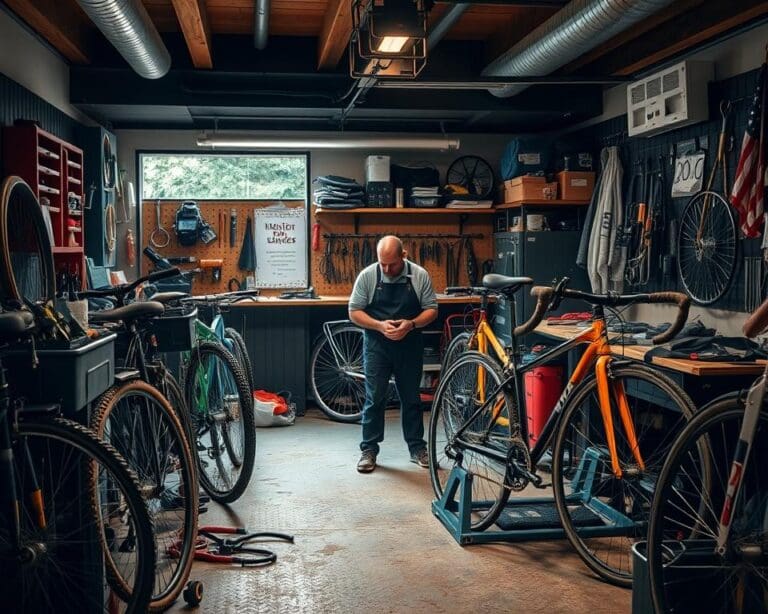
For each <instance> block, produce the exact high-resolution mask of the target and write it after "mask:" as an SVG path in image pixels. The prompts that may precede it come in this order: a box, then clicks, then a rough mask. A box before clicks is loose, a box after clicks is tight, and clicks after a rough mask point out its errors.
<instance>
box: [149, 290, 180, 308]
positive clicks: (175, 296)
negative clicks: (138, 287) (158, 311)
mask: <svg viewBox="0 0 768 614" xmlns="http://www.w3.org/2000/svg"><path fill="white" fill-rule="evenodd" d="M188 296H189V294H188V293H187V292H156V293H155V294H153V295H152V296H150V297H149V300H150V301H153V302H155V303H162V304H163V305H167V304H168V303H172V302H174V301H178V300H179V299H182V298H187V297H188Z"/></svg>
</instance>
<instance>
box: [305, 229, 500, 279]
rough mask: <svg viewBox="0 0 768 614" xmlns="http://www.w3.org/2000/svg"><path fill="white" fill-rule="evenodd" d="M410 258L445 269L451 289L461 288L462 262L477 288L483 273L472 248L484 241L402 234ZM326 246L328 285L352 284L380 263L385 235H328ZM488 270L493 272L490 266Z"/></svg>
mask: <svg viewBox="0 0 768 614" xmlns="http://www.w3.org/2000/svg"><path fill="white" fill-rule="evenodd" d="M398 236H399V237H400V239H401V240H402V241H403V245H404V247H405V250H406V252H407V257H408V258H409V259H410V260H412V261H413V262H416V263H418V264H419V265H421V266H426V265H428V264H432V265H434V266H436V267H443V266H444V267H445V275H446V280H447V285H449V286H450V285H458V283H459V274H460V271H461V265H462V259H463V263H464V266H465V269H466V275H467V280H468V281H469V283H470V284H471V285H476V284H477V281H478V279H479V276H480V273H481V271H480V270H479V267H478V264H477V258H476V257H475V250H474V248H473V246H472V240H473V239H483V238H484V235H482V234H429V233H416V234H413V233H412V234H408V233H401V234H399V235H398ZM323 238H324V239H325V246H324V248H323V254H322V256H321V258H320V263H319V270H320V274H321V275H322V276H323V279H324V280H325V282H326V283H329V284H351V283H352V282H354V281H355V278H356V277H357V274H358V273H359V272H360V271H361V270H362V269H363V268H365V267H366V266H368V265H369V264H372V263H374V262H376V242H377V241H378V239H379V238H381V234H380V233H379V234H373V233H363V234H360V233H355V234H352V233H349V234H347V233H328V234H324V235H323ZM485 268H486V269H487V268H489V267H488V265H487V263H486V264H485Z"/></svg>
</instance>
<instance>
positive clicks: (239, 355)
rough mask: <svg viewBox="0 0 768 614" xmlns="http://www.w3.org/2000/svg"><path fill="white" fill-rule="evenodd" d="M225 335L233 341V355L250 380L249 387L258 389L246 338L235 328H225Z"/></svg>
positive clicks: (246, 377)
mask: <svg viewBox="0 0 768 614" xmlns="http://www.w3.org/2000/svg"><path fill="white" fill-rule="evenodd" d="M224 336H225V337H226V338H227V339H230V340H231V341H232V350H233V351H232V355H233V356H234V357H235V360H237V362H238V363H239V364H240V366H241V367H242V369H243V373H245V379H246V380H248V388H249V389H250V390H251V392H253V391H254V390H255V389H256V388H255V387H254V385H253V368H252V367H251V358H250V356H248V346H246V345H245V340H244V339H243V337H242V336H241V335H240V333H238V332H237V331H236V330H235V329H234V328H225V329H224Z"/></svg>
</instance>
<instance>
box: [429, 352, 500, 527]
mask: <svg viewBox="0 0 768 614" xmlns="http://www.w3.org/2000/svg"><path fill="white" fill-rule="evenodd" d="M503 380H504V377H503V375H502V373H501V370H500V369H499V367H498V366H497V365H496V363H495V362H493V361H492V360H491V359H490V358H489V357H488V356H486V355H484V354H480V353H479V352H467V353H465V354H464V355H463V356H461V358H459V359H458V360H456V362H455V363H454V364H453V366H452V367H450V368H449V370H448V372H447V373H446V374H445V375H444V377H443V378H442V379H441V380H440V385H439V386H438V387H437V391H436V393H435V399H434V401H433V403H432V414H431V416H430V420H429V444H428V446H427V449H428V451H429V474H430V478H431V480H432V490H434V492H435V496H436V497H437V498H438V499H439V498H440V497H442V496H443V492H445V488H446V485H447V483H448V478H449V476H450V474H451V471H452V470H453V468H454V467H456V466H461V467H462V468H463V469H464V470H465V471H467V473H469V474H471V475H472V504H473V510H472V525H471V526H472V529H474V530H477V531H482V530H484V529H487V528H488V527H489V526H491V525H492V524H493V523H494V522H495V521H496V518H498V516H499V513H501V510H502V509H503V508H504V505H505V504H506V502H507V499H508V498H509V490H508V489H507V488H505V487H504V483H505V476H506V464H505V463H501V462H498V461H496V460H493V459H491V458H488V457H486V456H483V455H482V454H480V453H478V452H474V451H471V450H468V449H466V448H463V447H462V443H469V444H477V445H479V446H483V447H486V448H489V449H492V450H495V451H497V452H499V453H500V454H502V455H506V454H507V452H508V450H509V448H510V445H511V442H512V434H513V433H512V430H513V428H512V426H511V424H510V411H511V408H513V407H514V404H513V402H512V399H511V397H510V396H509V395H508V394H507V393H506V392H505V391H504V390H503V389H500V385H501V382H502V381H503ZM489 399H492V401H491V402H490V403H489V404H488V407H487V409H486V410H484V411H483V412H482V413H480V414H479V415H478V416H477V417H476V418H475V419H474V420H473V421H472V422H470V423H469V425H468V427H467V429H466V430H465V431H464V432H463V433H462V434H461V435H457V432H458V430H459V429H460V428H461V426H462V425H463V424H464V423H465V422H466V421H467V420H468V419H469V418H471V416H472V414H473V413H474V412H475V410H477V408H478V407H480V406H482V405H483V402H485V401H487V400H489ZM494 417H496V420H495V422H494V420H493V419H494Z"/></svg>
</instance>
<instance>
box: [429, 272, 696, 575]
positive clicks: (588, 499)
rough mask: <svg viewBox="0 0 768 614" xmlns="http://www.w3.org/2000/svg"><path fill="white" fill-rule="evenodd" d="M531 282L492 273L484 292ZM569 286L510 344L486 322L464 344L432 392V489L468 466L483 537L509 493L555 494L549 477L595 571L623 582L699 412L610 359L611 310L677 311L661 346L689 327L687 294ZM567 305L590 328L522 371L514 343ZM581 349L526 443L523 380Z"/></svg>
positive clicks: (541, 294)
mask: <svg viewBox="0 0 768 614" xmlns="http://www.w3.org/2000/svg"><path fill="white" fill-rule="evenodd" d="M532 283H533V282H532V280H531V279H528V278H520V277H505V276H502V275H486V276H485V277H484V278H483V286H484V288H483V290H482V292H485V293H488V292H495V293H498V294H501V295H504V296H506V297H507V298H508V299H510V300H512V301H513V300H514V294H515V293H516V291H517V290H518V289H520V288H521V287H523V286H526V285H530V284H532ZM566 285H567V279H565V280H563V281H561V282H560V283H559V284H558V285H557V286H556V287H553V288H550V287H534V288H533V289H532V291H531V294H532V295H533V296H535V297H537V304H536V307H535V310H534V313H533V315H532V316H531V317H530V319H529V320H528V321H527V322H525V323H523V324H521V325H520V326H517V327H516V328H514V332H513V335H512V343H511V346H510V347H509V348H505V347H503V346H502V345H501V343H500V342H499V341H498V339H496V337H495V335H494V334H493V330H492V329H491V327H490V326H489V325H488V323H487V320H486V319H485V317H484V316H481V318H480V319H479V321H478V324H477V326H476V327H475V329H474V330H473V332H472V333H470V335H469V337H468V338H467V345H468V347H469V348H473V349H470V350H467V351H464V352H463V353H460V355H459V356H458V357H457V358H456V359H455V362H453V364H451V365H450V366H448V369H447V371H446V372H445V373H444V374H443V376H442V378H441V381H440V384H439V386H438V389H437V391H436V395H435V400H434V403H433V406H432V415H431V418H430V441H429V456H430V474H431V479H432V486H433V489H434V491H435V494H436V495H437V497H438V498H440V497H441V496H442V495H443V492H444V490H445V487H446V484H447V482H448V480H449V477H450V473H451V470H452V469H453V468H454V467H461V468H462V469H463V470H464V471H466V472H467V474H468V476H469V477H470V478H471V483H472V502H473V503H472V508H473V509H472V511H473V513H472V524H471V526H472V529H474V530H485V529H487V528H488V527H490V526H491V525H493V524H494V523H495V522H496V520H497V519H498V517H499V515H500V514H501V513H502V512H503V510H504V508H505V506H506V504H507V502H508V499H509V497H510V494H511V493H519V492H520V491H523V490H524V489H526V487H528V486H529V485H532V486H533V487H536V488H548V485H545V483H544V477H545V476H544V474H549V476H548V477H549V478H550V479H551V481H552V484H551V486H552V490H553V491H554V499H555V506H556V508H557V511H558V514H559V516H560V520H561V523H562V527H563V529H564V532H565V534H566V536H567V537H568V539H569V540H570V541H571V543H572V544H573V545H574V547H575V548H576V550H577V551H578V552H579V554H580V555H581V557H582V558H583V560H584V561H585V562H586V563H587V565H588V566H589V567H590V568H591V569H592V570H593V571H595V572H596V573H597V574H598V575H600V576H601V577H603V578H605V579H607V580H608V581H610V582H613V583H615V584H618V585H623V586H628V585H630V584H631V580H632V569H631V556H630V546H631V544H632V543H633V542H634V541H636V540H639V539H644V538H645V531H646V529H647V519H648V514H649V510H650V505H651V500H652V498H653V493H654V488H655V483H656V478H657V476H658V473H659V471H660V470H661V465H662V463H663V461H664V458H665V455H666V452H667V450H668V449H669V447H670V446H671V444H672V441H673V439H674V437H675V435H676V434H677V433H679V432H680V430H681V429H682V428H683V426H685V424H686V423H687V421H688V420H689V419H690V417H691V415H692V414H693V412H694V406H693V403H692V402H691V400H690V398H689V397H688V396H687V395H686V394H685V392H684V391H683V390H681V389H680V388H679V387H678V386H677V385H676V384H675V383H674V382H672V381H671V380H670V379H669V378H667V377H665V376H664V375H662V374H661V373H660V372H659V371H657V370H655V369H652V368H651V367H649V366H647V365H645V364H643V363H638V362H633V361H629V360H624V359H622V358H621V357H616V356H614V355H613V354H612V352H611V347H610V346H609V341H608V335H607V332H606V324H605V309H606V308H610V307H618V306H625V305H630V304H633V303H668V304H672V305H676V306H677V308H678V311H677V317H676V320H675V322H674V323H673V324H672V325H671V326H670V327H669V328H668V329H667V330H666V331H665V332H663V333H662V334H659V335H657V336H656V337H655V338H654V339H653V341H654V343H663V342H665V341H667V340H669V339H671V338H673V337H674V336H675V335H676V334H677V333H678V332H679V331H680V329H681V328H682V326H683V325H684V323H685V321H686V318H687V315H688V308H689V305H690V299H689V298H688V297H686V296H685V295H683V294H680V293H677V292H657V293H652V294H633V295H615V294H609V295H605V296H604V295H596V294H589V293H586V292H580V291H577V290H571V289H568V288H567V287H566ZM563 298H571V299H577V300H581V301H584V302H587V303H589V304H590V305H591V306H592V314H593V318H592V320H591V322H590V323H589V325H588V328H586V329H584V330H582V331H580V332H579V333H578V334H576V336H575V337H574V338H573V339H570V340H568V341H566V342H564V343H562V344H560V345H558V346H557V347H555V348H553V349H551V350H550V351H547V352H545V353H543V354H541V355H539V356H538V357H537V358H536V359H534V360H533V361H531V362H529V363H527V364H525V365H519V364H517V356H518V339H519V337H520V336H522V335H524V334H527V333H529V332H531V331H532V330H533V329H534V328H535V327H536V326H537V325H538V324H539V323H540V322H541V321H542V319H543V317H544V315H545V313H546V312H547V311H548V310H549V309H554V308H556V307H557V306H558V305H559V303H560V301H561V300H562V299H563ZM513 313H514V308H513ZM580 345H583V346H585V350H584V353H583V355H582V356H581V358H580V360H579V361H578V364H577V365H576V367H575V368H574V369H573V372H572V373H571V375H570V377H569V379H568V382H567V384H566V386H565V389H564V390H563V392H562V394H561V395H560V398H559V400H558V401H557V403H556V405H555V407H554V409H553V411H552V414H551V416H550V418H549V420H548V421H547V422H546V424H545V426H544V428H543V430H542V432H541V434H540V436H539V439H538V440H537V441H536V443H535V445H533V447H530V445H529V443H528V433H527V424H528V420H527V414H526V407H525V403H524V395H523V388H522V376H523V374H524V373H526V372H528V371H531V370H532V369H535V368H536V367H538V366H540V365H542V364H544V363H547V362H550V361H552V360H553V359H556V358H558V357H561V356H563V355H564V354H565V353H566V352H568V351H569V350H571V349H573V348H575V347H576V346H580ZM474 348H477V349H478V350H480V351H476V350H475V349H474ZM485 352H491V353H492V354H493V355H494V356H495V359H494V358H491V356H489V355H488V354H486V353H485ZM537 465H540V467H539V468H537Z"/></svg>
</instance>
